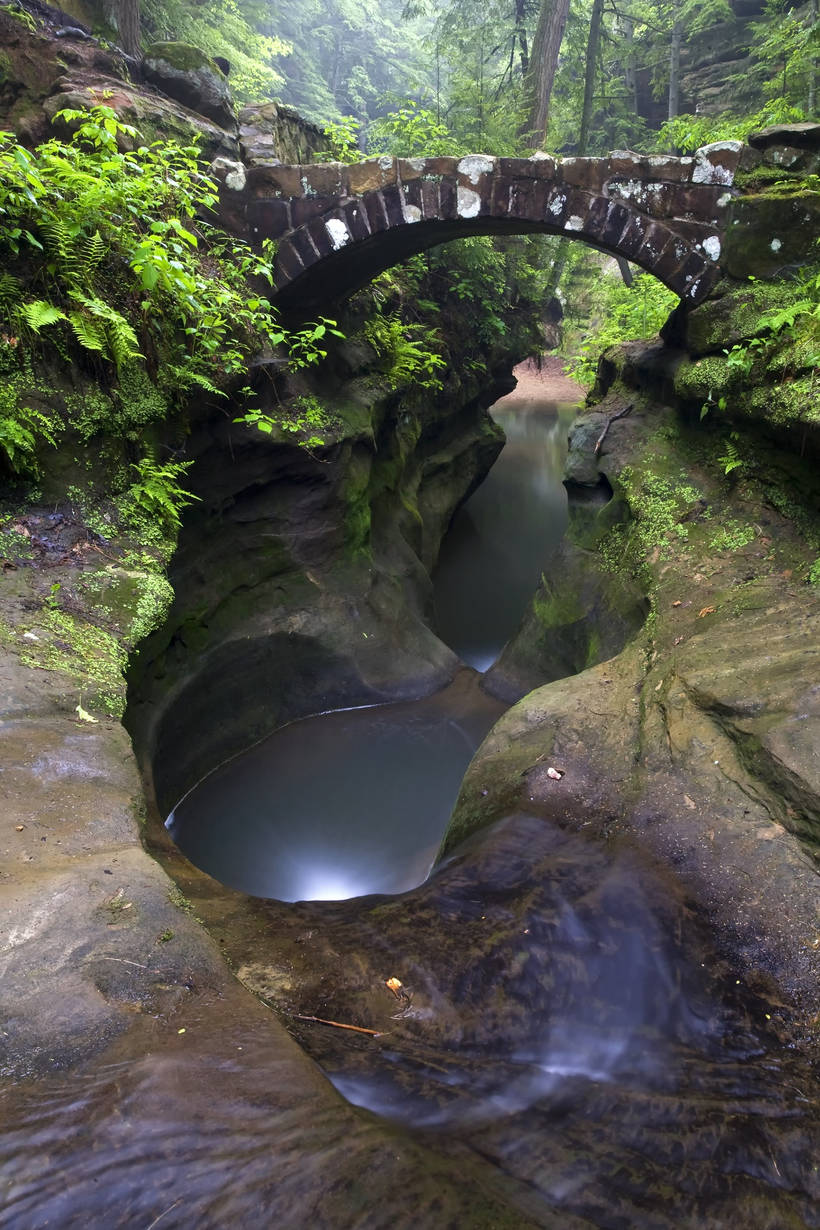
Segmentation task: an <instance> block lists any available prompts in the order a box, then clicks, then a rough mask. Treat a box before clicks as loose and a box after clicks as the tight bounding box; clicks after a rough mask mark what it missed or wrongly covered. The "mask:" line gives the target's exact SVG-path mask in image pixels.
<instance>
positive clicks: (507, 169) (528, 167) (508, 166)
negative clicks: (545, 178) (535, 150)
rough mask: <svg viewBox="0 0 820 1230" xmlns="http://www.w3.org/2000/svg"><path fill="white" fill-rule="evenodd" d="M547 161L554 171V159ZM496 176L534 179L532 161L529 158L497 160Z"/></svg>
mask: <svg viewBox="0 0 820 1230" xmlns="http://www.w3.org/2000/svg"><path fill="white" fill-rule="evenodd" d="M549 161H550V162H551V163H552V165H553V169H554V167H555V162H554V159H552V158H551V159H550V160H549ZM498 176H502V177H504V178H506V179H535V178H536V172H535V167H534V164H533V160H532V159H531V158H499V160H498V171H497V177H498Z"/></svg>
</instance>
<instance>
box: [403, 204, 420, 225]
mask: <svg viewBox="0 0 820 1230" xmlns="http://www.w3.org/2000/svg"><path fill="white" fill-rule="evenodd" d="M404 220H405V222H421V210H420V209H419V207H418V205H405V207H404Z"/></svg>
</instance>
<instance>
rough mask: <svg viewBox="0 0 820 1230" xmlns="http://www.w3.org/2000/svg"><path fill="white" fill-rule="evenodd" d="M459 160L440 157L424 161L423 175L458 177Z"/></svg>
mask: <svg viewBox="0 0 820 1230" xmlns="http://www.w3.org/2000/svg"><path fill="white" fill-rule="evenodd" d="M458 163H459V160H458V158H449V157H445V156H443V155H442V156H439V157H436V158H425V159H424V171H423V172H422V174H423V175H425V176H426V175H456V174H457V172H458Z"/></svg>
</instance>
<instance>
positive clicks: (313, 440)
mask: <svg viewBox="0 0 820 1230" xmlns="http://www.w3.org/2000/svg"><path fill="white" fill-rule="evenodd" d="M233 421H234V422H235V423H247V424H249V425H250V426H251V427H256V428H258V430H259V431H261V432H262V433H263V434H264V435H268V436H269V435H273V434H276V433H278V432H286V433H288V434H290V435H297V436H299V437H300V439H298V440H297V441H296V443H297V444H298V445H299V446H300V448H305V449H307V450H308V451H310V450H311V449H314V448H321V447H322V446H323V445H324V444H326V443H327V440H326V437H325V434H324V433H326V432H328V431H330V430H332V429H333V426H334V424H333V422H332V419H331V416H330V415H329V414H328V412H327V410H326V409H325V407H324V406H323V405H322V403H321V402H320V401H319V399H318V398H317V397H314V396H312V395H311V394H302V395H300V396H299V397H294V398H293V400H292V401H290V402H288V403H286V405H284V406H283V407H281V409H280V412H279V413H278V414H277V416H276V418H274V417H272V416H271V415H270V414H266V413H265V411H264V410H261V409H258V408H256V407H253V408H251V409H249V410H246V412H245V413H244V414H241V415H239V416H238V417H237V418H235V419H234V420H233ZM319 431H321V432H322V433H323V434H322V435H319V434H318V432H319Z"/></svg>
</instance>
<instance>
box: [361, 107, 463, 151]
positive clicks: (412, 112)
mask: <svg viewBox="0 0 820 1230" xmlns="http://www.w3.org/2000/svg"><path fill="white" fill-rule="evenodd" d="M367 139H368V148H369V149H370V150H371V152H373V153H378V154H382V153H386V154H397V155H398V156H399V157H402V158H412V157H413V156H414V155H419V156H427V157H434V156H438V155H448V154H460V153H463V152H465V151H464V150H463V148H462V147H461V146H460V144H459V142H458V141H457V139H456V138H455V137H454V136H453V134H452V133H451V132H450V131H449V129H448V128H447V126H446V124H443V123H442V122H441V120H440V119H438V117H437V116H436V114H435V112H434V111H431V110H429V109H428V108H427V107H422V106H420V105H419V103H417V102H415V101H414V100H413V99H412V98H409V99H407V100H406V101H405V102H403V103H402V104H401V105H400V106H399V107H398V109H397V110H395V111H390V112H389V113H388V114H387V115H385V116H383V117H382V118H381V119H378V120H376V121H375V122H374V123H373V124H371V125H370V128H369V130H368V138H367Z"/></svg>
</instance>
